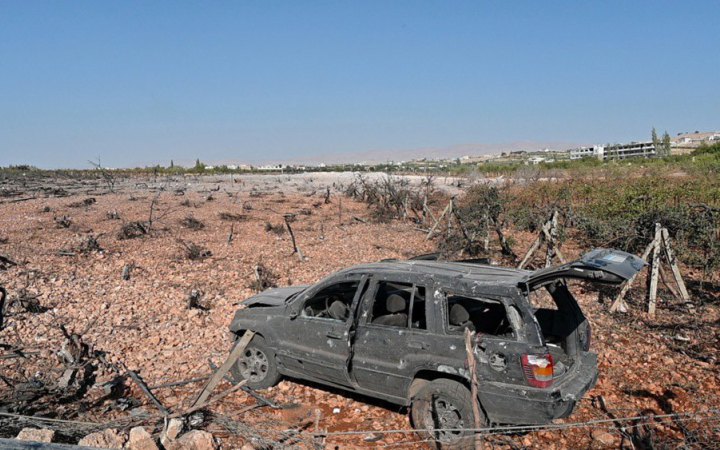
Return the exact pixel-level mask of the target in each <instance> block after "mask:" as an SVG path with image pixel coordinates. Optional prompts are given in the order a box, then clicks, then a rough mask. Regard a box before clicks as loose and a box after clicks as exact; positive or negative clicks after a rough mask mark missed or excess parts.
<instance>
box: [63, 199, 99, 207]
mask: <svg viewBox="0 0 720 450" xmlns="http://www.w3.org/2000/svg"><path fill="white" fill-rule="evenodd" d="M95 202H97V200H95V197H88V198H86V199H85V200H81V201H77V202H73V203H70V204H69V205H68V208H82V207H83V206H91V205H92V204H93V203H95Z"/></svg>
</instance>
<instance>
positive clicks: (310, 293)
mask: <svg viewBox="0 0 720 450" xmlns="http://www.w3.org/2000/svg"><path fill="white" fill-rule="evenodd" d="M342 283H357V284H358V285H357V287H356V288H355V292H354V293H353V296H352V298H351V299H350V303H349V304H348V305H347V307H348V311H349V312H348V316H347V318H346V319H345V320H338V319H333V318H332V317H318V316H308V315H306V314H305V305H306V304H307V302H309V301H311V300H312V299H314V298H315V296H316V295H318V294H319V293H320V292H322V291H323V290H325V289H327V288H329V287H331V286H333V285H336V284H342ZM366 284H367V281H366V280H365V279H364V278H363V274H359V273H357V274H356V273H353V274H345V275H344V276H342V277H330V278H328V279H326V281H325V282H324V283H322V284H320V285H316V286H315V288H314V289H312V290H306V291H303V292H302V295H300V296H298V297H296V298H295V299H294V301H293V302H292V303H296V302H297V303H298V306H297V309H298V315H297V317H298V318H302V319H304V320H318V321H322V322H323V323H344V324H347V323H349V322H350V321H351V320H355V319H354V317H355V314H354V311H353V303H354V301H355V299H356V298H357V296H358V291H359V290H360V289H362V288H363V287H364V286H365V285H366ZM328 306H329V305H328Z"/></svg>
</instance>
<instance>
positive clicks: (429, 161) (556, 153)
mask: <svg viewBox="0 0 720 450" xmlns="http://www.w3.org/2000/svg"><path fill="white" fill-rule="evenodd" d="M719 142H720V131H710V132H699V131H694V132H687V133H678V134H677V135H676V136H675V137H670V136H669V135H668V134H667V133H664V135H663V136H662V137H658V136H656V134H655V130H653V133H652V139H651V140H648V141H637V142H635V141H633V142H628V143H614V144H610V143H606V144H602V145H592V146H586V147H574V148H565V149H555V148H543V149H527V150H523V149H518V148H517V147H515V148H513V149H508V150H506V151H500V152H499V153H487V154H476V155H473V154H468V155H464V156H453V157H444V158H443V157H425V158H415V159H407V160H391V159H388V160H386V161H381V162H377V161H375V162H366V161H357V162H346V163H336V162H320V163H316V164H282V163H277V164H265V165H251V164H208V163H205V162H203V161H202V160H201V159H200V158H198V159H197V160H196V161H195V164H194V165H182V164H175V163H174V162H173V161H170V162H169V165H167V166H163V165H161V164H157V165H154V166H145V167H136V168H127V169H120V168H114V167H107V166H105V165H102V164H101V163H100V160H98V161H97V162H94V161H89V164H90V165H91V168H94V169H98V170H105V171H108V170H112V171H142V172H153V173H156V174H159V173H164V174H181V173H195V174H199V173H206V174H210V173H228V174H231V173H271V174H279V173H303V172H347V171H352V172H387V173H390V172H392V173H414V174H450V175H466V174H469V173H472V172H484V173H505V172H507V171H512V170H515V169H516V168H518V167H522V166H540V165H542V166H545V167H550V168H565V167H568V165H570V164H578V163H579V164H597V163H602V162H603V161H620V160H628V159H643V158H644V159H652V158H665V157H670V156H678V155H686V154H689V153H691V152H693V150H696V149H698V148H699V147H702V146H704V145H713V144H717V143H719ZM0 169H9V170H16V171H17V170H20V171H23V170H38V169H37V168H36V167H33V166H30V165H26V164H19V165H10V166H8V167H7V168H2V167H0ZM67 170H74V169H67ZM79 170H82V169H79Z"/></svg>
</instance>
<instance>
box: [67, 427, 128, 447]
mask: <svg viewBox="0 0 720 450" xmlns="http://www.w3.org/2000/svg"><path fill="white" fill-rule="evenodd" d="M124 444H125V436H123V435H122V434H120V433H119V432H118V431H117V430H116V429H114V428H109V429H107V430H103V431H98V432H97V433H90V434H88V435H87V436H85V437H84V438H82V439H80V442H78V445H79V446H85V447H94V448H111V449H115V448H120V449H121V448H123V445H124Z"/></svg>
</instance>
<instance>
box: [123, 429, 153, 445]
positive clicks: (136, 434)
mask: <svg viewBox="0 0 720 450" xmlns="http://www.w3.org/2000/svg"><path fill="white" fill-rule="evenodd" d="M125 448H126V449H128V450H158V446H157V444H156V443H155V439H153V437H152V435H151V434H150V433H148V432H147V430H145V428H143V427H135V428H133V429H131V430H130V437H129V438H128V442H127V444H125Z"/></svg>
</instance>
